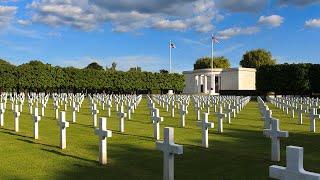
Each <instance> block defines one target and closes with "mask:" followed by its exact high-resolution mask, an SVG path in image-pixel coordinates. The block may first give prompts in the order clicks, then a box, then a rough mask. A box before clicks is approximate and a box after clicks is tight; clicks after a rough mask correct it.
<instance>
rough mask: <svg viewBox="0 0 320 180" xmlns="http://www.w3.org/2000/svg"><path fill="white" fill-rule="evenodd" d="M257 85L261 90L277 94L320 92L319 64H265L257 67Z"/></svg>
mask: <svg viewBox="0 0 320 180" xmlns="http://www.w3.org/2000/svg"><path fill="white" fill-rule="evenodd" d="M256 87H257V90H258V91H260V92H265V93H267V92H275V93H276V94H284V95H286V94H293V95H296V94H301V95H304V94H312V93H319V92H320V65H319V64H279V65H264V66H261V67H259V68H258V69H257V74H256Z"/></svg>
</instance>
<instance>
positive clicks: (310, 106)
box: [267, 97, 320, 132]
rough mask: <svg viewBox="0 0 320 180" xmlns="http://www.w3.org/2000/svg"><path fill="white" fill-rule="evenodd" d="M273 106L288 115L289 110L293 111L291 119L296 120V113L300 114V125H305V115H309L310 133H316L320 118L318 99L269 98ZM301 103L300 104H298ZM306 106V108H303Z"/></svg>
mask: <svg viewBox="0 0 320 180" xmlns="http://www.w3.org/2000/svg"><path fill="white" fill-rule="evenodd" d="M267 100H268V101H270V102H271V103H272V104H273V105H275V106H276V107H278V108H279V109H281V110H283V111H285V112H286V114H288V109H290V110H291V117H292V118H294V113H295V112H297V113H298V124H303V113H309V114H307V115H306V117H307V118H309V119H310V132H316V123H315V120H316V119H319V118H320V115H319V114H317V111H318V108H319V105H318V101H317V100H318V99H314V100H312V99H311V100H310V99H307V98H294V99H290V98H270V97H269V98H268V99H267ZM298 102H299V103H298ZM303 106H304V108H303Z"/></svg>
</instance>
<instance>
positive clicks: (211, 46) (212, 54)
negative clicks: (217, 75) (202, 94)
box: [211, 33, 213, 75]
mask: <svg viewBox="0 0 320 180" xmlns="http://www.w3.org/2000/svg"><path fill="white" fill-rule="evenodd" d="M212 38H213V33H212V34H211V74H212V75H213V39H212Z"/></svg>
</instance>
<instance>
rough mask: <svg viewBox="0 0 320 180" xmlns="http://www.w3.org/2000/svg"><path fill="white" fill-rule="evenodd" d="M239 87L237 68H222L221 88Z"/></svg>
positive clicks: (232, 88)
mask: <svg viewBox="0 0 320 180" xmlns="http://www.w3.org/2000/svg"><path fill="white" fill-rule="evenodd" d="M238 89H239V71H238V70H237V69H230V68H228V69H224V71H222V73H221V90H238Z"/></svg>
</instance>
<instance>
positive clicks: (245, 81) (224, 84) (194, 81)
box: [182, 68, 256, 94]
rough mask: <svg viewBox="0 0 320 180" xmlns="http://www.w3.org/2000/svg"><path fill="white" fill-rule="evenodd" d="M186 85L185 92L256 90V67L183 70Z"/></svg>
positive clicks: (215, 92)
mask: <svg viewBox="0 0 320 180" xmlns="http://www.w3.org/2000/svg"><path fill="white" fill-rule="evenodd" d="M182 74H183V75H184V76H185V78H186V87H185V88H184V89H183V93H187V94H193V93H210V90H213V91H211V94H219V91H220V90H256V69H254V68H225V69H220V68H215V69H213V71H212V70H211V69H197V70H193V71H183V72H182Z"/></svg>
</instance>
